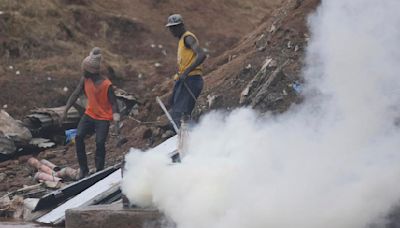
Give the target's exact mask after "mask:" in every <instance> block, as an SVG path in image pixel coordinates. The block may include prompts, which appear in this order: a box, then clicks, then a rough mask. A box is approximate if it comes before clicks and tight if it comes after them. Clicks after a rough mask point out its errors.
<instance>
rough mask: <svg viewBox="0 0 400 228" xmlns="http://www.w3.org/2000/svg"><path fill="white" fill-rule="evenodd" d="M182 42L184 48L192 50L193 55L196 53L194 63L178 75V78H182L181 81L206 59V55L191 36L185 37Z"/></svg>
mask: <svg viewBox="0 0 400 228" xmlns="http://www.w3.org/2000/svg"><path fill="white" fill-rule="evenodd" d="M184 42H185V46H186V47H188V48H190V49H192V50H193V51H194V53H196V58H195V60H194V62H193V63H192V64H191V65H190V66H189V67H188V68H187V69H186V70H185V71H184V72H183V73H182V75H180V78H182V79H183V80H185V79H186V78H187V76H188V75H189V73H190V72H191V71H192V70H194V69H195V68H196V67H197V66H199V65H200V64H202V63H203V62H204V60H205V59H206V54H205V53H204V51H203V49H201V48H200V46H199V44H198V43H197V41H196V39H195V38H194V37H193V36H191V35H188V36H186V37H185V40H184Z"/></svg>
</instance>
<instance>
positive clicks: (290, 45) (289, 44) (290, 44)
mask: <svg viewBox="0 0 400 228" xmlns="http://www.w3.org/2000/svg"><path fill="white" fill-rule="evenodd" d="M292 47H293V44H292V41H290V40H289V42H288V44H287V48H288V49H292Z"/></svg>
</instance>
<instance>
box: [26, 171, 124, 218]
mask: <svg viewBox="0 0 400 228" xmlns="http://www.w3.org/2000/svg"><path fill="white" fill-rule="evenodd" d="M120 167H121V165H120V164H119V165H116V166H112V167H108V168H107V169H104V170H102V171H100V172H97V173H95V174H93V175H90V176H89V177H86V178H84V179H82V180H79V181H77V182H74V183H71V184H69V185H67V186H65V187H63V188H61V189H59V190H56V191H53V192H51V193H49V194H47V195H45V196H43V197H42V198H41V199H40V200H39V203H38V204H37V205H36V207H35V209H34V210H33V211H38V210H43V209H48V208H51V207H54V206H57V205H58V204H59V203H62V202H64V201H65V200H67V199H68V198H70V197H72V196H75V195H77V194H79V193H81V192H82V191H83V190H85V189H87V188H89V187H90V186H92V185H94V184H95V183H97V182H98V181H100V180H102V179H104V178H105V177H107V176H108V175H110V174H111V173H113V172H114V171H115V170H117V169H119V168H120Z"/></svg>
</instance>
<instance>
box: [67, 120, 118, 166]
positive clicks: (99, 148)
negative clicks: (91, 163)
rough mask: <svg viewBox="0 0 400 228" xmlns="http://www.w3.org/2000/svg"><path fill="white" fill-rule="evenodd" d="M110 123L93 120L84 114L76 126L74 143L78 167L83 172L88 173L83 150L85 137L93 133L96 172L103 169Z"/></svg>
mask: <svg viewBox="0 0 400 228" xmlns="http://www.w3.org/2000/svg"><path fill="white" fill-rule="evenodd" d="M109 127H110V121H107V120H95V119H93V118H91V117H90V116H88V115H86V114H84V115H83V116H82V118H81V120H80V121H79V124H78V132H77V134H76V137H75V142H76V155H77V157H78V163H79V167H80V169H81V170H82V171H83V172H88V171H89V168H88V165H87V158H86V150H85V137H86V136H87V135H89V134H92V133H93V132H95V133H96V154H95V165H96V171H100V170H102V169H104V163H105V156H106V148H105V144H106V140H107V136H108V130H109Z"/></svg>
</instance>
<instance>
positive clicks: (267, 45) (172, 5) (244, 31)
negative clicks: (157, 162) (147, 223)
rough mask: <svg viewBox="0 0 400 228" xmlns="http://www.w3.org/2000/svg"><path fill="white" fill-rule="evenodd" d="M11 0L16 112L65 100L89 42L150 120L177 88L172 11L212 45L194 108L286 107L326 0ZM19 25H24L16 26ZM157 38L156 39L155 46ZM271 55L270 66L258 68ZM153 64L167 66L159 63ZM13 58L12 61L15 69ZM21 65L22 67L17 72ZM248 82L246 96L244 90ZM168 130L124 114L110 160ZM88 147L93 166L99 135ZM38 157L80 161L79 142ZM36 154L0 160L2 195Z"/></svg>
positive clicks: (8, 46)
mask: <svg viewBox="0 0 400 228" xmlns="http://www.w3.org/2000/svg"><path fill="white" fill-rule="evenodd" d="M0 1H2V0H0ZM3 2H4V1H3ZM5 2H6V3H7V7H6V10H5V13H4V14H2V15H0V23H3V25H4V24H7V25H11V24H12V25H14V26H9V27H3V26H0V31H1V33H2V34H4V33H6V34H8V36H7V37H4V36H2V37H1V40H2V43H3V46H1V47H0V56H1V57H0V58H1V60H2V61H3V63H5V64H2V67H1V68H0V75H1V76H0V86H1V88H2V95H1V96H0V104H5V103H8V104H9V108H8V111H10V112H11V113H12V114H14V115H15V116H17V117H18V116H21V115H23V114H25V113H26V111H27V110H28V109H29V108H32V107H34V106H55V105H59V104H63V102H65V100H66V97H67V95H68V94H69V93H70V92H71V89H72V88H73V86H74V85H75V84H76V83H77V79H78V78H79V65H80V61H81V59H82V58H83V57H84V56H85V54H86V53H87V51H88V50H89V49H90V47H91V46H94V45H97V46H101V47H103V48H104V50H105V59H106V62H107V63H106V67H105V69H104V72H105V73H107V74H108V75H109V76H110V77H111V79H112V80H113V81H114V83H116V84H117V85H119V86H121V87H123V88H124V89H126V90H128V91H129V92H133V93H135V94H137V95H139V97H141V98H142V99H143V100H144V105H143V106H142V107H140V110H139V111H140V112H139V115H137V116H135V118H137V119H140V120H142V121H156V120H159V118H158V116H160V115H162V111H161V110H160V109H159V108H158V107H157V105H156V104H155V103H154V97H155V96H156V95H164V98H166V97H167V95H166V94H168V92H169V91H170V89H171V81H170V80H167V79H168V78H169V75H171V74H172V73H174V62H175V58H176V57H175V54H174V53H175V49H176V40H174V39H173V38H171V37H170V35H169V34H168V31H166V30H165V28H164V27H163V24H164V23H165V15H168V14H169V13H172V12H182V14H183V16H184V17H185V18H186V20H187V24H188V27H189V28H190V30H192V31H194V32H195V33H196V34H197V35H198V36H199V39H200V42H201V43H202V44H203V46H204V47H205V48H207V49H208V50H210V52H209V54H210V58H209V59H208V60H207V62H206V68H207V72H208V74H207V75H206V76H205V80H206V88H205V90H204V92H203V93H202V95H201V97H200V99H199V102H198V106H197V107H196V116H199V114H201V113H205V112H207V111H208V110H210V109H216V108H220V109H231V108H233V107H237V106H241V105H250V106H252V107H254V108H257V109H260V110H262V111H273V112H278V113H279V112H283V111H285V110H286V109H287V108H288V107H289V106H290V105H291V104H293V103H295V102H300V101H301V97H300V96H299V95H298V93H297V92H296V90H295V89H294V88H295V87H294V86H293V85H294V84H296V83H301V81H302V79H301V77H300V68H301V66H302V61H303V57H304V48H305V46H306V43H307V39H308V37H309V35H308V30H307V26H306V18H307V15H308V14H309V13H310V12H311V11H312V10H314V9H315V8H316V6H317V5H318V3H319V1H318V0H281V1H280V0H275V1H258V0H251V1H239V0H229V1H228V0H225V1H217V0H215V1H208V3H207V6H204V3H203V2H204V1H198V0H194V1H190V2H185V1H178V0H176V1H172V0H151V1H145V0H133V1H128V0H126V1H125V0H120V1H96V3H91V1H85V0H74V1H73V0H69V1H67V0H63V1H39V2H40V4H42V5H40V4H39V5H31V4H30V1H28V0H27V1H21V2H24V3H26V5H25V6H22V5H20V4H16V3H14V2H13V1H5ZM111 2H112V4H111ZM0 5H4V4H0ZM32 9H35V10H32ZM192 18H194V19H192ZM16 25H18V26H19V27H18V26H17V27H16ZM21 26H22V27H24V29H17V28H20V27H21ZM2 28H3V30H1V29H2ZM4 28H5V29H4ZM11 34H12V35H11ZM152 44H155V45H156V47H154V48H152V47H151V45H152ZM159 44H161V45H162V48H159V47H158V45H159ZM13 45H14V46H13ZM12 50H14V51H12ZM163 50H165V51H164V53H165V52H166V53H167V55H166V56H165V55H164V54H163ZM266 61H268V62H269V64H268V66H266V67H265V70H263V71H261V72H260V69H261V67H262V66H263V65H264V64H265V62H266ZM285 62H287V63H286V65H284V63H285ZM155 63H160V64H161V67H158V68H157V67H155V66H154V64H155ZM10 65H12V66H14V69H13V70H10V69H8V66H10ZM15 67H16V68H17V69H15ZM110 67H111V68H112V70H111V68H110ZM18 69H21V74H20V75H16V74H15V71H16V70H18ZM140 74H141V75H142V77H141V78H139V77H138V76H139V75H140ZM272 75H274V76H273V77H272ZM28 79H29V80H31V82H30V81H28ZM32 79H33V80H32ZM272 79H274V80H272ZM65 86H66V87H68V88H69V89H70V90H69V91H68V92H64V91H63V88H64V87H65ZM246 88H248V92H247V93H246V94H247V95H246V96H242V99H241V93H242V91H243V90H245V89H246ZM19 91H21V92H19ZM18 92H19V93H20V94H18V95H16V94H17V93H18ZM21 94H24V96H21ZM25 94H26V95H25ZM24 106H25V107H24ZM19 107H22V108H19ZM165 131H166V129H165V128H160V127H159V124H156V125H155V124H151V123H150V124H139V123H138V122H136V121H134V120H132V119H126V120H125V121H124V128H123V129H122V132H123V134H124V135H125V136H126V137H127V138H128V140H129V142H128V143H127V144H125V145H124V146H123V147H122V148H120V149H117V148H115V142H116V140H115V138H114V137H113V136H111V137H110V139H109V141H108V143H107V164H108V165H110V164H114V163H115V162H118V161H120V160H121V159H122V157H123V154H124V153H125V152H126V151H127V150H128V149H129V147H136V148H148V147H151V146H154V145H156V144H157V143H159V142H161V141H162V140H164V139H165ZM87 151H88V161H89V163H90V166H93V160H94V159H93V156H94V143H93V139H91V141H90V140H89V141H88V145H87ZM37 156H38V157H39V158H47V159H49V160H50V161H52V162H54V163H56V164H58V165H61V166H65V165H69V166H72V167H74V168H77V164H76V158H75V150H74V148H73V145H69V146H66V147H58V148H57V149H52V150H48V151H45V152H42V153H40V154H38V155H37ZM29 157H30V156H29V155H28V156H21V157H18V158H16V159H15V160H10V161H8V162H3V163H0V172H4V173H6V175H7V177H6V179H5V180H4V182H3V184H0V195H1V194H2V193H4V192H5V191H10V190H14V189H16V188H18V187H21V186H22V184H32V182H31V175H32V173H31V172H30V170H29V169H26V167H25V162H26V160H27V159H28V158H29Z"/></svg>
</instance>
